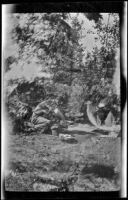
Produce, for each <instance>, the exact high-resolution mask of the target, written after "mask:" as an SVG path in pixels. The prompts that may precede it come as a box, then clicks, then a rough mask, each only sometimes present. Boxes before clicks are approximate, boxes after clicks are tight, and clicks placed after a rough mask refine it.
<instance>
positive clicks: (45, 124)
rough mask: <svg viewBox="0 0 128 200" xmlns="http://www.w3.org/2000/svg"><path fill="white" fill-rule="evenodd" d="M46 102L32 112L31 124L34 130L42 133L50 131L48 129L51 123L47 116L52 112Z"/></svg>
mask: <svg viewBox="0 0 128 200" xmlns="http://www.w3.org/2000/svg"><path fill="white" fill-rule="evenodd" d="M48 103H49V102H48V101H43V102H41V103H39V104H38V105H37V106H36V108H35V109H34V111H33V114H32V118H31V122H32V123H33V124H34V126H35V129H36V130H39V131H41V132H42V133H48V132H50V131H51V129H50V127H51V125H52V121H51V120H50V119H49V114H50V112H51V110H52V108H51V106H50V105H49V104H48Z"/></svg>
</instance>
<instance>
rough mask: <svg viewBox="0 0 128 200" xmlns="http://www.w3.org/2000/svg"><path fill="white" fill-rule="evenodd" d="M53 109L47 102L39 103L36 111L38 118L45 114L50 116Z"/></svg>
mask: <svg viewBox="0 0 128 200" xmlns="http://www.w3.org/2000/svg"><path fill="white" fill-rule="evenodd" d="M50 109H51V107H50V106H49V105H48V104H47V102H46V101H43V102H41V103H39V104H38V105H37V106H36V108H35V109H34V113H35V114H36V115H38V116H43V115H44V114H48V112H49V111H50Z"/></svg>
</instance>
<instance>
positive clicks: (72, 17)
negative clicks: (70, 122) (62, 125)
mask: <svg viewBox="0 0 128 200" xmlns="http://www.w3.org/2000/svg"><path fill="white" fill-rule="evenodd" d="M7 17H8V25H7V26H8V27H7V32H6V34H7V39H6V42H5V49H4V82H5V84H4V91H5V93H6V94H5V101H6V104H7V107H8V111H9V112H10V113H11V112H12V110H13V109H14V112H16V109H15V108H14V107H15V106H14V105H16V104H19V102H23V103H26V104H28V105H29V106H30V107H31V108H32V109H33V108H34V107H35V106H36V105H37V104H38V103H39V102H40V101H43V100H44V99H46V98H47V99H49V98H52V97H54V98H59V99H60V101H61V109H62V110H63V111H64V112H65V113H68V114H71V115H74V114H76V113H77V114H79V113H81V112H85V106H86V105H85V102H87V101H88V100H90V101H92V103H93V104H95V103H99V102H100V101H101V100H102V99H104V98H106V97H108V93H110V91H111V98H112V100H113V99H115V102H114V103H115V104H116V105H117V107H119V105H120V65H119V63H118V65H119V66H118V69H117V60H116V52H117V49H120V19H119V15H118V13H105V14H103V13H28V14H24V13H11V14H8V16H7ZM115 72H116V73H117V76H115V78H114V74H115ZM115 83H116V84H115Z"/></svg>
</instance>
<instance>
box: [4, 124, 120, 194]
mask: <svg viewBox="0 0 128 200" xmlns="http://www.w3.org/2000/svg"><path fill="white" fill-rule="evenodd" d="M81 127H82V125H81ZM79 128H80V127H79ZM92 129H93V128H92V127H91V126H88V127H85V128H83V127H82V130H80V129H76V130H74V129H73V130H70V133H71V134H72V135H73V136H74V138H75V142H73V143H67V142H63V141H61V140H60V138H59V137H57V136H52V135H44V134H41V133H33V134H30V135H25V134H24V133H22V134H20V135H10V142H9V158H10V162H9V170H8V173H7V175H6V179H5V180H6V181H5V185H6V190H8V191H117V190H119V189H120V167H121V162H120V161H121V158H120V154H121V147H120V139H119V138H110V137H101V133H100V134H99V133H98V132H92Z"/></svg>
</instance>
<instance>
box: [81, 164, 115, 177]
mask: <svg viewBox="0 0 128 200" xmlns="http://www.w3.org/2000/svg"><path fill="white" fill-rule="evenodd" d="M81 173H82V175H87V174H92V173H93V174H95V175H97V176H99V177H102V178H108V179H112V178H113V177H114V175H115V172H114V167H112V166H105V165H98V164H94V165H93V166H86V167H84V168H83V170H82V171H81Z"/></svg>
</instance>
